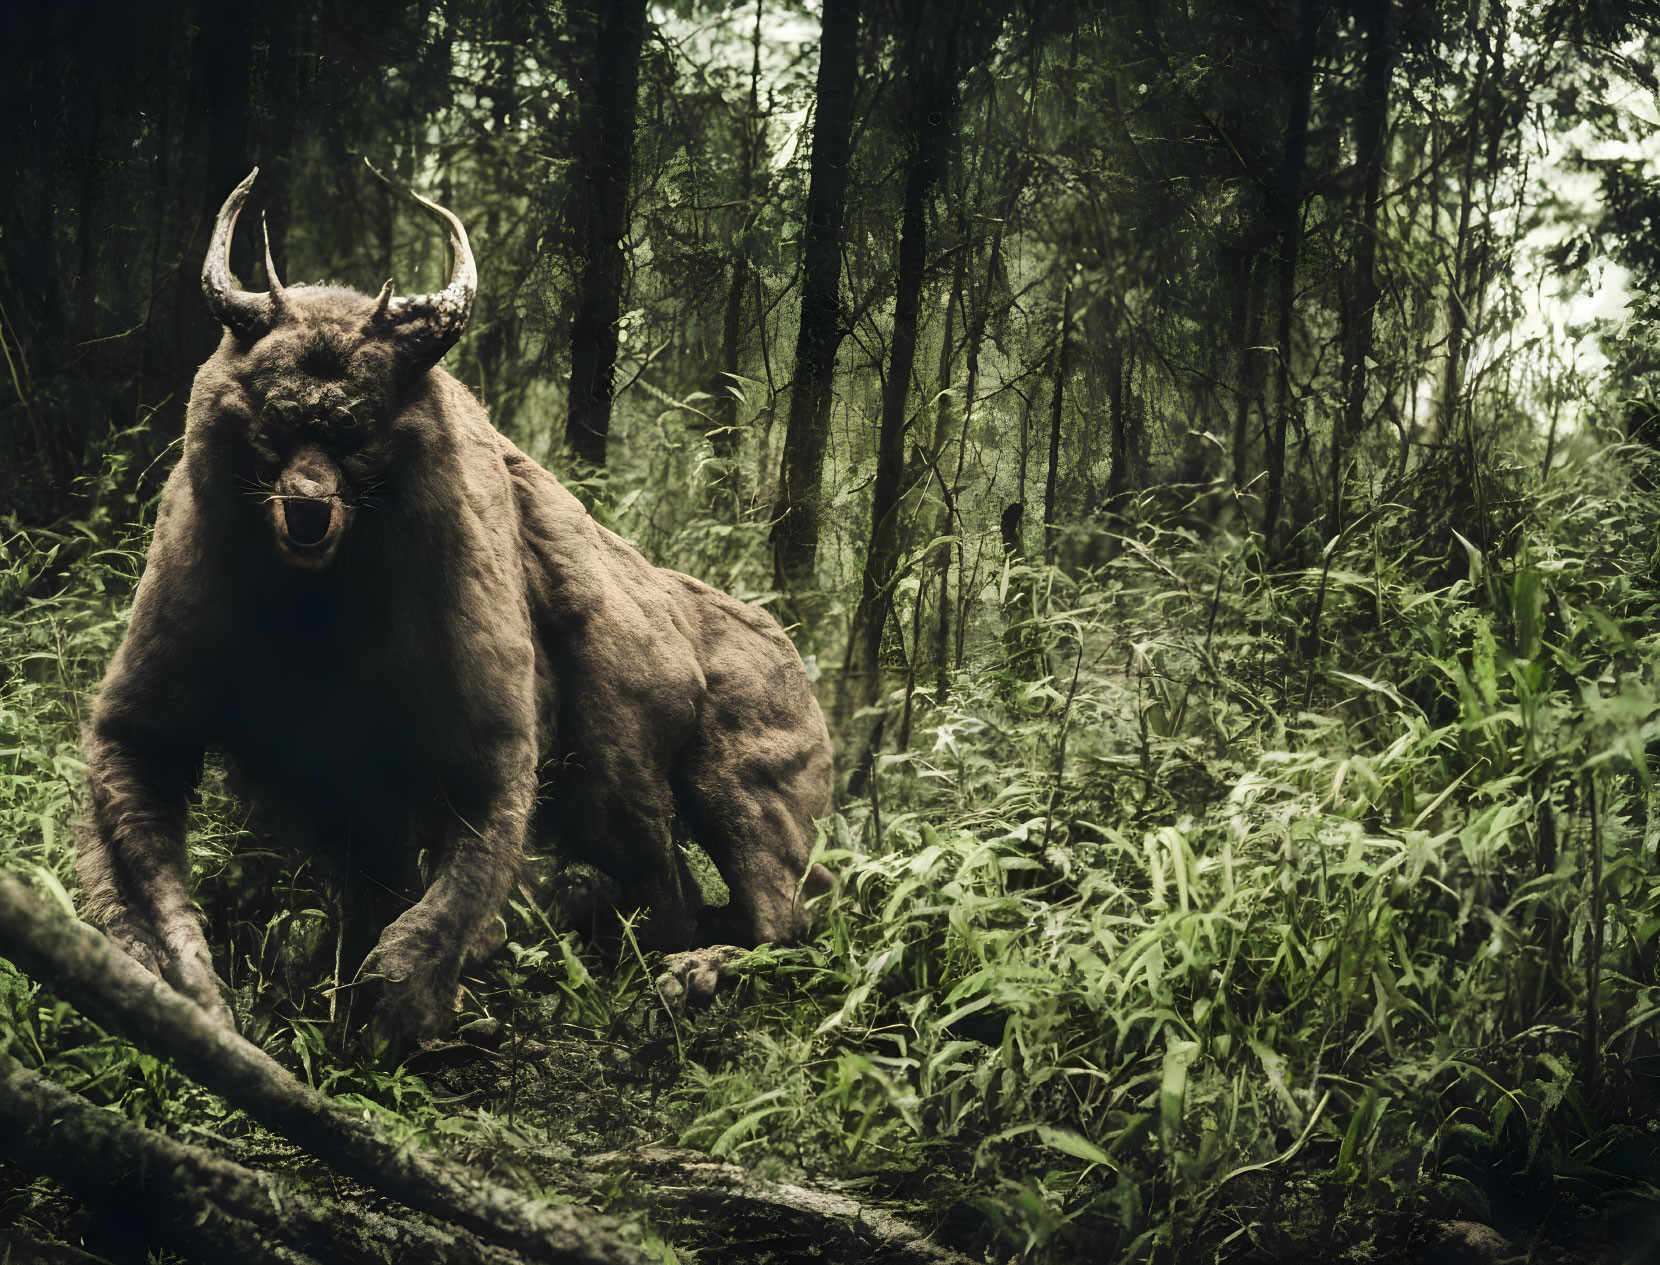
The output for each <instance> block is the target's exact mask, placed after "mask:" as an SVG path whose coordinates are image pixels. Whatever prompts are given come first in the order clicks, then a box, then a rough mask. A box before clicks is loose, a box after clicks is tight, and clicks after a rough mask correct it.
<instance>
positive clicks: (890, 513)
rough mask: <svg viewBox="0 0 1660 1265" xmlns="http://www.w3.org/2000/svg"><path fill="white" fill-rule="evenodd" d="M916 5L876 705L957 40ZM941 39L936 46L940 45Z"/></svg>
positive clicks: (881, 517)
mask: <svg viewBox="0 0 1660 1265" xmlns="http://www.w3.org/2000/svg"><path fill="white" fill-rule="evenodd" d="M926 21H927V18H926V17H925V15H924V14H923V12H922V7H921V6H920V5H917V6H916V7H915V8H914V10H913V12H912V13H911V14H910V15H909V24H910V26H911V29H910V30H908V31H907V32H906V34H905V36H904V42H905V58H906V61H907V63H908V65H907V74H908V76H909V78H910V90H911V105H910V109H909V116H910V136H909V143H910V151H911V152H910V161H909V162H908V163H907V165H906V172H905V201H904V213H903V216H902V219H901V224H900V232H899V266H898V270H897V274H896V278H895V287H894V313H893V338H892V341H891V342H890V343H889V348H888V372H887V377H886V379H885V380H884V382H883V388H882V421H881V430H880V432H879V433H878V436H877V441H876V482H875V487H874V489H873V491H872V497H871V515H870V549H869V552H868V553H867V554H866V556H865V566H864V573H863V575H862V577H861V580H860V586H859V605H858V608H857V609H856V610H855V611H854V617H853V627H852V630H851V632H852V643H853V645H854V647H855V648H856V653H855V656H854V660H853V665H852V666H853V676H854V678H855V680H856V682H857V685H858V696H859V697H860V698H861V699H862V701H863V702H865V703H866V704H869V703H871V702H873V701H874V700H875V699H876V698H877V697H878V695H879V693H880V680H881V666H880V657H881V646H882V634H883V631H884V630H885V629H886V627H887V622H888V616H889V614H890V612H891V610H892V607H893V584H894V580H895V578H896V575H897V572H898V569H899V552H900V538H899V522H898V517H899V516H898V510H899V504H900V500H901V498H902V496H903V495H904V491H905V489H904V487H903V486H902V485H903V483H904V464H905V463H904V457H905V432H906V428H907V422H908V418H909V408H910V398H911V371H912V370H913V368H914V367H915V365H916V345H917V318H918V315H919V313H920V310H921V307H922V282H923V277H924V274H925V273H926V271H927V263H928V202H929V198H930V196H931V195H932V193H933V189H934V184H935V181H936V180H937V179H938V178H939V174H940V168H941V162H942V159H943V157H944V155H945V150H946V142H947V139H948V137H949V135H950V126H951V124H950V111H949V109H948V106H949V104H950V101H949V94H950V90H951V86H952V84H953V81H954V65H953V63H954V62H955V60H956V58H955V35H954V33H951V34H946V35H944V36H943V37H939V36H935V37H932V38H930V37H929V36H928V35H925V34H924V32H923V30H922V29H921V28H922V27H923V25H924V23H925V22H926ZM936 40H937V41H938V42H937V43H936Z"/></svg>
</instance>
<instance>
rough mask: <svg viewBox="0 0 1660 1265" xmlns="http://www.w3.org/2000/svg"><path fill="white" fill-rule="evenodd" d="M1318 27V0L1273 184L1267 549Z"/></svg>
mask: <svg viewBox="0 0 1660 1265" xmlns="http://www.w3.org/2000/svg"><path fill="white" fill-rule="evenodd" d="M1319 30H1320V10H1319V8H1318V7H1317V6H1316V4H1315V2H1314V0H1302V3H1301V4H1300V5H1299V7H1298V15H1297V33H1296V43H1295V44H1294V45H1293V46H1292V47H1291V48H1290V49H1289V50H1288V57H1287V61H1286V76H1285V77H1286V85H1287V87H1288V88H1289V90H1290V108H1289V113H1288V116H1287V119H1286V124H1285V148H1284V152H1283V155H1282V158H1281V161H1280V172H1279V179H1278V180H1277V181H1276V183H1275V187H1274V198H1273V211H1274V227H1275V230H1276V233H1277V235H1278V237H1279V282H1280V284H1279V312H1278V325H1277V328H1276V329H1275V332H1274V341H1275V350H1276V355H1277V358H1278V360H1277V366H1276V367H1277V371H1278V372H1277V383H1276V389H1275V394H1274V405H1275V408H1274V425H1273V428H1272V430H1271V431H1270V433H1269V437H1268V508H1267V511H1266V513H1265V514H1264V516H1263V522H1262V534H1263V543H1264V547H1265V548H1266V549H1267V550H1268V552H1269V553H1270V554H1272V553H1273V550H1274V530H1275V526H1276V525H1277V523H1278V522H1279V517H1280V502H1281V501H1282V500H1283V499H1284V494H1285V431H1286V426H1287V425H1288V424H1289V422H1290V421H1291V408H1292V400H1291V318H1292V315H1293V312H1292V308H1293V306H1294V304H1295V303H1296V299H1297V246H1298V237H1299V236H1300V235H1301V234H1300V231H1299V230H1300V226H1301V217H1300V215H1299V211H1300V210H1301V206H1302V186H1303V160H1304V158H1305V157H1306V156H1307V154H1308V115H1309V107H1310V104H1311V102H1312V99H1313V95H1314V45H1315V36H1316V35H1317V34H1318V33H1319Z"/></svg>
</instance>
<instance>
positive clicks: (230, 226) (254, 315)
mask: <svg viewBox="0 0 1660 1265" xmlns="http://www.w3.org/2000/svg"><path fill="white" fill-rule="evenodd" d="M258 175H259V168H258V167H255V168H254V169H253V170H252V171H250V172H249V173H248V176H247V179H245V180H243V182H242V183H241V184H239V185H237V186H236V188H234V189H232V190H231V196H230V197H228V198H226V199H225V205H224V206H222V207H220V208H219V218H218V219H217V220H216V221H214V225H213V237H212V239H211V240H210V241H209V242H208V253H207V260H206V262H205V263H203V264H202V294H203V295H204V296H206V298H207V303H208V307H209V308H210V309H211V310H212V312H213V314H214V315H215V316H216V317H218V318H219V323H220V324H221V325H223V326H224V327H225V328H226V329H228V330H230V331H231V332H232V333H234V334H236V335H237V336H238V337H241V338H255V337H258V336H259V335H260V334H263V333H264V332H265V331H266V330H268V329H269V328H271V317H272V311H271V296H270V295H268V294H254V293H251V292H250V291H247V290H239V289H237V288H236V283H235V282H234V281H233V280H232V278H231V234H232V233H234V232H235V231H236V217H237V216H238V215H240V214H241V213H242V204H243V203H244V202H246V201H247V200H248V190H250V189H252V188H253V187H254V178H255V177H256V176H258ZM273 275H274V274H273Z"/></svg>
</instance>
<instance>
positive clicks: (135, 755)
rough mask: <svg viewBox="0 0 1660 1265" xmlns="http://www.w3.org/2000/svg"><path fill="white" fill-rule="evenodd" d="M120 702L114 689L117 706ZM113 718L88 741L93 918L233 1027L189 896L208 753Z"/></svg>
mask: <svg viewBox="0 0 1660 1265" xmlns="http://www.w3.org/2000/svg"><path fill="white" fill-rule="evenodd" d="M116 696H117V691H114V690H111V689H110V688H109V687H106V698H107V699H109V700H110V702H111V703H112V704H113V702H114V701H115V699H116ZM112 712H115V713H118V712H119V708H118V707H116V706H113V705H111V706H106V705H103V704H101V705H100V707H99V710H98V713H97V714H95V716H94V719H93V724H92V727H91V730H90V732H89V734H88V736H87V741H86V754H87V781H88V784H89V788H90V790H91V793H92V821H91V824H90V827H89V828H88V829H87V830H85V831H84V832H83V835H82V838H81V841H80V850H79V857H78V860H77V869H78V871H79V874H80V879H81V886H82V888H83V889H84V892H85V910H86V914H87V917H88V919H89V920H90V921H92V922H94V923H96V924H99V925H101V926H102V927H103V928H104V931H105V932H106V934H108V936H109V937H110V939H111V940H113V941H115V943H116V944H117V945H119V946H120V947H121V948H122V949H124V950H125V951H126V952H127V953H128V954H129V955H130V956H131V957H133V958H135V959H137V960H138V961H139V962H140V963H142V964H143V965H144V966H146V967H148V968H149V969H150V970H152V971H154V972H155V973H156V974H157V975H159V976H161V977H162V978H163V979H165V980H166V981H167V982H168V983H169V984H171V985H172V986H173V987H174V988H176V989H178V990H179V991H180V992H181V993H183V994H185V996H187V997H189V998H191V999H192V1000H193V1001H195V1002H196V1003H197V1004H198V1005H199V1006H201V1007H202V1008H203V1009H205V1010H207V1011H209V1012H210V1013H212V1014H214V1015H217V1016H218V1017H220V1018H221V1019H223V1020H224V1021H225V1022H226V1023H229V1022H230V1021H231V1011H230V1006H229V1005H228V1004H227V1002H226V999H225V989H224V986H223V985H222V984H221V983H220V982H219V978H218V976H216V975H215V974H214V971H213V959H212V955H211V954H210V953H209V951H208V944H207V937H206V936H205V935H204V934H203V931H202V916H201V913H200V911H199V910H198V909H197V908H196V906H195V905H194V904H193V903H192V901H191V899H190V865H189V862H188V860H187V858H186V856H185V848H184V827H185V814H186V797H187V795H188V793H189V790H190V787H191V784H192V783H193V782H194V780H195V775H196V772H197V769H198V767H199V765H200V760H201V752H200V749H199V748H197V747H195V746H193V745H190V744H184V743H179V742H176V741H174V740H171V739H168V738H165V737H162V736H160V735H157V734H154V733H147V734H143V735H142V736H140V735H139V734H136V733H133V732H128V731H127V730H126V729H125V727H124V726H123V725H122V723H121V720H120V717H119V715H118V714H117V715H114V716H112V715H111V713H112Z"/></svg>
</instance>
